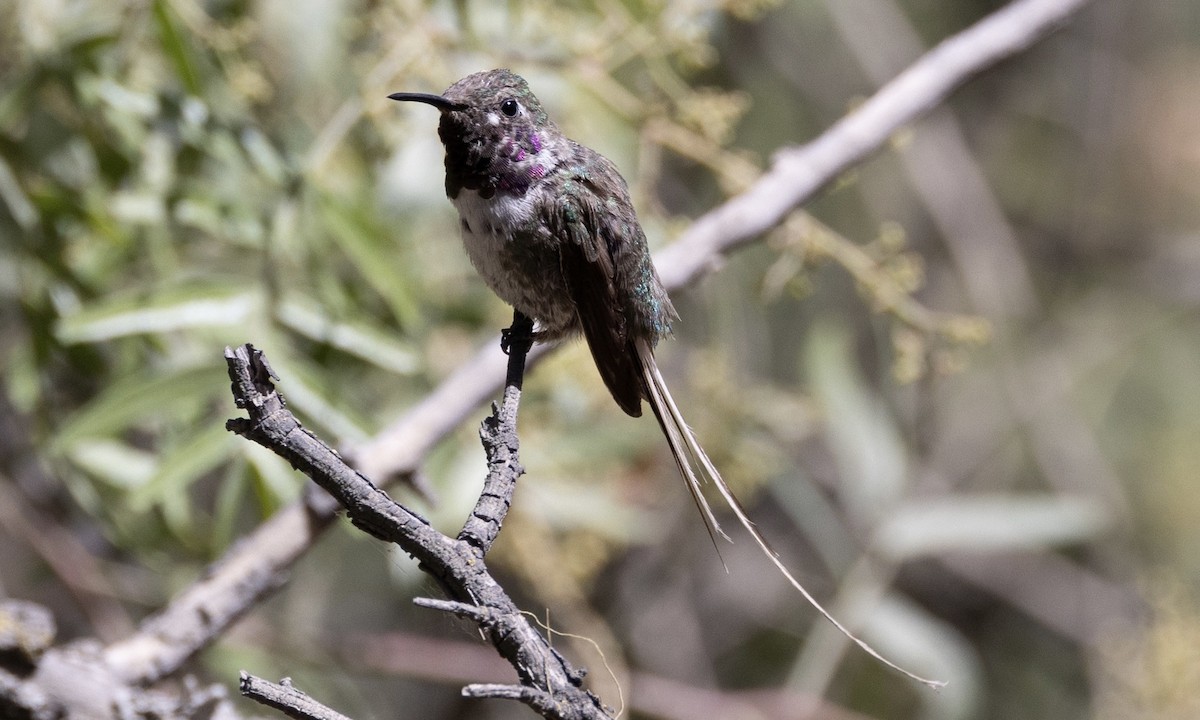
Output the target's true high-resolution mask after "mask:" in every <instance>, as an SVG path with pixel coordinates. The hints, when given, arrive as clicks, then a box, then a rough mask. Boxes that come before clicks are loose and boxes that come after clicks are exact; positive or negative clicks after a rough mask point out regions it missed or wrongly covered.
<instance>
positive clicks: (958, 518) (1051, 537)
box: [874, 495, 1110, 560]
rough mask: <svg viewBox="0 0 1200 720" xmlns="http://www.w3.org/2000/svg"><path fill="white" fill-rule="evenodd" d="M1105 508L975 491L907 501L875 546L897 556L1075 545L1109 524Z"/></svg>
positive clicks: (1069, 500)
mask: <svg viewBox="0 0 1200 720" xmlns="http://www.w3.org/2000/svg"><path fill="white" fill-rule="evenodd" d="M1109 520H1110V518H1109V517H1108V514H1107V513H1106V512H1105V511H1104V509H1103V507H1102V506H1101V505H1100V504H1099V503H1096V502H1094V501H1092V500H1088V499H1087V498H1082V497H1065V496H1057V495H1026V496H1018V495H975V496H969V497H964V496H958V497H942V498H928V499H924V500H914V501H910V502H908V503H905V504H903V505H901V506H900V507H899V508H897V509H896V511H895V512H893V513H892V514H891V515H890V517H888V518H887V520H886V521H885V522H884V523H883V524H882V525H881V526H880V528H879V530H878V532H877V533H876V535H875V540H874V546H875V548H877V549H878V550H879V552H881V553H884V554H886V555H887V556H889V557H892V558H895V559H896V560H906V559H909V558H913V557H918V556H923V555H932V554H937V553H943V552H951V551H964V550H969V551H999V550H1017V549H1038V548H1046V547H1054V546H1059V545H1069V544H1073V543H1078V542H1083V541H1086V540H1090V539H1092V538H1094V537H1095V536H1096V535H1097V534H1099V533H1100V532H1102V531H1103V530H1104V529H1105V528H1106V527H1107V526H1108V525H1109Z"/></svg>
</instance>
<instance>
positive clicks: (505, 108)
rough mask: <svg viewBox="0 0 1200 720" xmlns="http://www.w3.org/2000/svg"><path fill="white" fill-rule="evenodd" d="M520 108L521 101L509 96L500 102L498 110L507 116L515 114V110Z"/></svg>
mask: <svg viewBox="0 0 1200 720" xmlns="http://www.w3.org/2000/svg"><path fill="white" fill-rule="evenodd" d="M520 109H521V103H519V102H517V101H516V100H513V99H512V98H509V99H507V100H505V101H504V102H502V103H500V112H502V113H504V114H505V115H507V116H509V117H513V116H515V115H516V114H517V111H518V110H520Z"/></svg>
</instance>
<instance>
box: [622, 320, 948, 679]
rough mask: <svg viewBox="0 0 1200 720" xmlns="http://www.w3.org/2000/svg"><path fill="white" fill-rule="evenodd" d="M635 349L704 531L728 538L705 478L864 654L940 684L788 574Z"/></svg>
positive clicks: (641, 347)
mask: <svg viewBox="0 0 1200 720" xmlns="http://www.w3.org/2000/svg"><path fill="white" fill-rule="evenodd" d="M637 353H638V356H639V357H640V359H641V364H642V378H643V380H644V382H645V384H646V396H647V397H646V399H647V400H648V401H649V403H650V408H651V409H652V410H654V417H656V418H657V419H658V424H659V425H660V426H661V427H662V430H663V435H665V436H666V438H667V444H669V445H670V446H671V455H672V456H674V458H675V464H676V465H678V466H679V472H680V474H681V475H683V479H684V481H685V482H686V483H687V487H688V492H690V493H691V495H692V500H694V501H695V503H696V507H698V508H699V509H700V514H701V515H702V516H703V518H704V523H705V525H706V526H707V528H708V534H709V536H710V537H711V538H713V542H714V544H715V542H716V536H717V535H720V536H721V537H723V538H725V539H726V540H729V536H728V535H726V534H725V532H724V531H723V530H721V525H720V523H718V522H717V518H716V516H715V515H714V514H713V511H712V507H711V506H710V505H709V504H708V501H707V500H706V499H705V498H704V493H703V492H702V491H701V488H700V485H701V482H702V481H703V480H705V479H707V480H709V481H711V482H712V484H713V485H714V486H716V488H717V492H719V493H720V494H721V497H722V498H724V500H725V503H726V504H727V505H729V509H730V510H732V511H733V514H734V515H736V516H737V519H738V520H739V521H740V522H741V523H742V526H743V527H744V528H746V531H747V532H749V533H750V536H751V537H752V538H754V542H755V543H756V544H757V545H758V547H759V549H761V550H762V552H763V554H764V555H766V556H767V559H768V560H770V561H771V564H773V565H774V566H775V568H776V569H778V570H779V572H780V573H782V574H783V576H784V577H785V578H787V581H788V582H789V583H791V585H792V587H794V588H796V589H797V590H799V591H800V594H801V595H803V596H804V599H805V600H807V601H808V602H809V604H810V605H812V606H813V607H814V608H816V609H817V612H819V613H821V615H823V616H824V617H825V619H826V620H828V621H829V622H831V623H833V625H834V627H836V628H837V629H838V630H839V631H841V633H842V634H843V635H845V636H846V637H848V638H850V640H852V641H853V642H854V644H856V645H858V646H859V647H860V648H862V649H863V650H864V651H865V652H866V653H867V654H868V655H870V656H871V657H873V658H875V659H876V660H878V661H879V662H881V663H883V664H884V665H887V666H888V667H890V668H892V669H893V670H896V671H897V672H899V673H901V674H903V675H907V676H908V677H910V678H912V679H914V680H916V681H918V682H921V683H924V684H925V685H928V686H930V687H933V688H940V687H942V686H944V685H945V683H944V682H941V681H938V680H928V679H926V678H923V677H921V676H919V675H915V674H913V673H911V672H909V671H908V670H905V669H904V668H902V667H900V666H899V665H897V664H896V663H894V662H892V661H891V660H888V659H887V658H885V657H883V656H882V655H880V654H879V653H878V652H877V651H876V650H875V648H873V647H871V646H870V645H868V644H867V643H866V642H865V641H863V640H861V639H859V638H858V637H857V636H856V635H854V633H852V632H850V631H849V630H847V629H846V626H844V625H842V624H841V623H840V622H838V620H837V618H835V617H834V616H833V615H831V614H830V613H829V611H828V610H826V609H825V608H824V607H822V605H821V603H819V602H817V599H816V598H814V597H813V596H812V595H811V594H810V593H809V592H808V590H806V589H805V588H804V586H803V585H801V584H800V581H799V580H797V579H796V578H795V577H793V576H792V573H791V572H790V571H789V570H788V569H787V567H786V566H785V565H784V564H783V562H782V561H781V560H780V559H779V556H778V555H776V554H775V551H774V550H772V549H771V546H770V545H768V544H767V540H766V538H764V537H763V536H762V533H760V532H759V531H758V528H757V527H755V525H754V523H753V522H752V521H751V520H750V517H749V516H748V515H747V514H746V510H745V509H744V508H743V507H742V503H741V502H740V501H738V499H737V497H735V496H734V494H733V491H732V490H730V489H729V486H728V485H726V484H725V480H724V478H722V477H721V473H719V472H717V468H716V467H715V466H714V465H713V464H712V461H711V460H709V459H708V454H707V453H705V452H704V448H702V447H700V442H699V441H698V440H697V439H696V435H695V434H694V433H693V432H692V429H691V428H690V427H688V425H687V423H686V422H685V421H684V419H683V415H682V414H680V412H679V408H678V407H677V406H676V405H675V400H674V399H673V398H672V397H671V392H670V391H669V390H667V384H666V383H665V382H664V381H663V377H662V373H660V372H659V371H658V363H656V362H655V361H654V351H653V350H652V349H651V348H650V346H649V344H647V343H646V342H645V341H638V345H637ZM731 542H732V541H731Z"/></svg>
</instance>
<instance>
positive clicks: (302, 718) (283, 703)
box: [239, 672, 350, 720]
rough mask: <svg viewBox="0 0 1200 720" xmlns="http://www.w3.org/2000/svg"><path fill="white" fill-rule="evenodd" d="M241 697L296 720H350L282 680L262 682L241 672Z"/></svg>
mask: <svg viewBox="0 0 1200 720" xmlns="http://www.w3.org/2000/svg"><path fill="white" fill-rule="evenodd" d="M239 688H240V690H241V693H242V695H245V696H246V697H248V698H250V699H251V700H253V701H255V702H257V703H261V704H263V705H266V706H267V707H272V708H275V709H276V710H278V711H280V712H282V713H283V714H285V715H287V716H288V717H293V718H296V720H350V718H348V717H346V716H345V715H343V714H341V713H339V712H338V711H336V710H333V709H331V708H329V707H326V706H325V705H322V704H321V703H319V702H317V701H316V700H313V699H312V698H311V697H309V696H308V695H306V694H304V693H302V692H300V691H299V690H297V689H296V688H295V687H293V686H292V681H291V680H288V679H287V678H284V679H283V680H282V681H281V682H279V683H273V682H270V681H268V680H263V679H262V678H260V677H256V676H254V675H251V674H249V673H245V672H243V673H242V674H241V677H240V680H239Z"/></svg>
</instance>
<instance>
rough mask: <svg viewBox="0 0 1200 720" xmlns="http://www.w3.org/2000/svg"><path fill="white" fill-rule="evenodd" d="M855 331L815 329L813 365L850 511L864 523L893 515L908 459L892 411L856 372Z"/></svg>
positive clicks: (814, 388)
mask: <svg viewBox="0 0 1200 720" xmlns="http://www.w3.org/2000/svg"><path fill="white" fill-rule="evenodd" d="M851 349H852V343H851V336H850V334H849V332H847V330H846V329H845V328H843V327H840V326H834V325H830V324H820V325H817V326H816V327H814V328H813V330H812V333H811V336H810V339H809V345H808V354H807V355H808V356H807V361H808V363H807V365H808V372H809V376H810V378H811V382H812V392H813V394H814V396H815V397H814V399H815V400H816V401H817V402H818V404H819V405H820V406H821V407H822V408H823V410H824V413H825V422H826V427H827V437H828V441H829V445H830V448H831V449H832V450H833V455H834V458H835V459H836V461H837V466H838V470H839V475H840V479H841V483H840V487H841V489H842V493H843V494H842V497H843V499H844V501H845V503H846V506H847V509H848V510H849V511H850V512H852V513H853V514H854V516H855V517H856V518H857V519H859V520H860V521H863V522H872V521H874V520H875V519H876V518H878V517H880V516H882V515H884V514H886V513H888V512H890V508H891V507H892V506H893V505H895V503H896V502H897V501H898V499H899V498H900V496H901V495H902V494H903V492H904V490H905V487H906V485H907V477H908V455H907V453H906V451H905V446H904V442H903V440H902V438H901V437H900V434H899V433H898V432H897V430H896V428H895V423H894V422H893V420H892V418H891V416H890V415H889V413H888V410H887V408H886V406H884V404H883V403H882V402H881V401H880V400H879V399H878V398H877V397H875V396H874V395H872V394H871V392H870V390H869V389H868V388H867V386H866V383H865V382H863V379H862V377H861V376H860V375H859V374H858V373H857V372H856V371H855V368H856V367H857V365H858V363H857V360H856V359H855V357H854V355H853V353H852V352H851Z"/></svg>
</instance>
